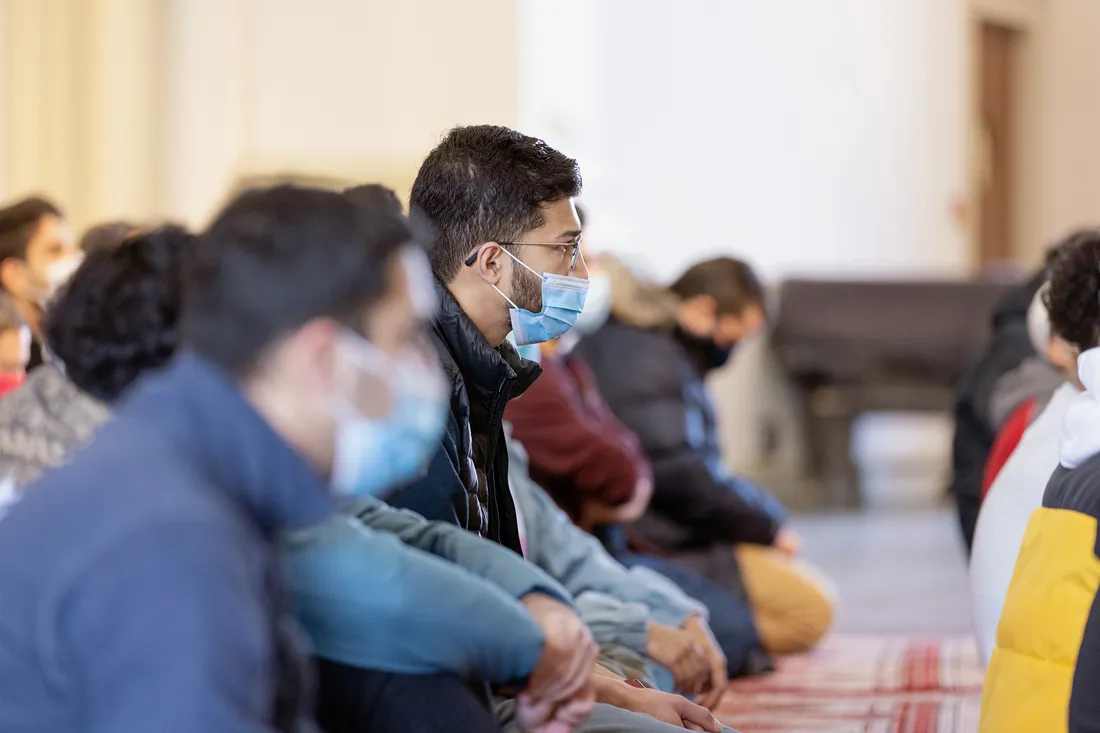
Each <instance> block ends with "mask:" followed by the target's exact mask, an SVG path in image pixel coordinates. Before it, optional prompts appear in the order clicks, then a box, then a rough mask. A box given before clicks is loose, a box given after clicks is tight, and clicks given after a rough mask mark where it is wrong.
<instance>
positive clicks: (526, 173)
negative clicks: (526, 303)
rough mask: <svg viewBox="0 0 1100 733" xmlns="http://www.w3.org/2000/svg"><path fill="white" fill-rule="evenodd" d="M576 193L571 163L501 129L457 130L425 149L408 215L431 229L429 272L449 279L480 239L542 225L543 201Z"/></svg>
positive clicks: (513, 236)
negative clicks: (430, 147) (433, 146)
mask: <svg viewBox="0 0 1100 733" xmlns="http://www.w3.org/2000/svg"><path fill="white" fill-rule="evenodd" d="M580 192H581V173H580V169H579V168H578V167H577V161H575V160H573V159H572V158H570V157H568V156H566V155H563V154H562V153H559V152H558V151H557V150H554V149H553V148H552V147H550V146H549V145H547V144H546V143H545V142H543V141H542V140H539V139H538V138H534V137H529V136H527V135H523V134H521V133H518V132H516V131H515V130H510V129H508V128H507V127H497V126H493V125H478V126H474V127H456V128H454V129H453V130H451V131H450V132H449V133H447V136H446V137H444V138H443V141H442V142H441V143H439V145H438V146H437V147H436V148H435V150H433V151H432V152H431V153H429V154H428V157H427V158H426V159H425V160H424V163H423V164H422V165H421V166H420V172H419V173H417V175H416V181H415V182H414V183H413V187H412V195H411V197H410V201H409V209H410V214H411V215H412V216H414V217H419V218H423V220H424V221H425V222H426V223H427V224H428V225H430V226H431V228H432V230H433V233H434V241H433V243H432V246H431V248H430V249H429V251H428V258H429V260H430V261H431V263H432V271H433V272H434V273H435V276H436V277H437V278H438V279H440V280H442V281H443V282H445V283H447V282H450V281H451V280H453V279H454V277H455V275H457V274H458V271H459V269H460V268H461V267H462V263H463V261H464V260H465V259H466V258H467V257H468V256H469V254H470V251H471V250H473V249H474V248H475V247H476V246H477V245H479V244H481V243H483V242H492V241H508V242H514V241H516V240H518V239H520V238H521V237H523V235H524V234H526V233H527V232H529V231H531V230H532V229H538V228H539V227H540V226H542V225H543V223H544V220H543V216H542V208H541V207H542V206H543V205H544V204H549V203H554V202H556V201H560V200H562V199H566V198H571V197H573V196H577V195H579V194H580Z"/></svg>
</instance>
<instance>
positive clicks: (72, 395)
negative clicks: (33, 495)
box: [0, 227, 192, 489]
mask: <svg viewBox="0 0 1100 733" xmlns="http://www.w3.org/2000/svg"><path fill="white" fill-rule="evenodd" d="M191 241H192V237H191V235H189V234H188V233H187V232H186V231H184V230H183V229H179V228H176V227H165V228H162V229H157V230H154V231H152V232H150V233H149V234H148V235H146V236H143V237H140V238H136V239H133V240H131V241H130V242H128V243H127V246H126V247H125V248H122V247H119V248H116V249H113V250H99V251H95V252H93V253H92V254H91V255H90V256H89V257H88V258H87V259H85V261H84V262H83V264H81V266H80V268H78V269H77V272H76V274H74V275H73V278H72V280H71V281H70V282H69V284H68V285H66V286H65V287H63V288H62V290H61V293H60V294H59V295H58V297H57V298H55V299H54V301H53V302H52V303H51V304H50V307H49V309H48V310H47V311H46V314H45V326H44V328H43V331H44V334H45V339H46V345H47V346H48V347H49V349H50V352H51V353H52V354H53V357H54V358H53V359H51V361H50V362H48V363H46V364H43V365H41V366H39V367H38V368H37V369H35V370H34V371H33V372H31V374H30V375H29V376H28V378H27V380H26V382H25V383H24V384H23V386H22V387H21V388H20V389H18V390H16V391H15V392H13V393H12V394H10V395H8V396H7V397H5V398H4V399H3V400H0V476H2V477H3V478H4V479H5V480H7V481H10V482H11V483H12V484H13V488H15V489H18V488H21V487H23V486H26V485H27V484H29V483H30V482H32V481H34V480H36V479H37V478H38V477H39V476H40V475H41V473H42V472H43V471H45V470H46V469H47V468H52V467H54V466H56V465H58V464H60V463H61V462H62V460H64V459H65V458H67V457H68V456H69V454H71V453H72V452H73V451H75V450H76V449H77V448H79V447H80V446H82V445H83V444H84V443H85V442H86V441H87V440H88V438H90V437H91V435H92V433H93V431H94V430H95V429H96V428H98V427H99V425H100V424H101V423H102V422H103V421H104V420H106V419H107V415H108V408H107V405H110V404H111V403H114V402H115V401H116V400H118V399H119V398H120V397H121V396H122V394H123V392H124V391H125V390H126V389H127V388H128V387H129V386H130V385H131V384H132V383H133V382H134V380H135V379H137V377H138V376H139V375H140V374H142V373H143V372H146V371H148V370H151V369H155V368H158V367H161V366H163V365H164V364H166V363H167V362H168V360H169V358H171V356H172V354H173V353H174V352H175V348H176V341H177V338H178V333H177V330H176V327H177V321H178V319H179V311H180V307H181V300H182V288H183V281H182V278H183V269H182V268H183V265H182V262H183V255H184V250H185V249H186V247H187V246H188V244H189V243H190V242H191Z"/></svg>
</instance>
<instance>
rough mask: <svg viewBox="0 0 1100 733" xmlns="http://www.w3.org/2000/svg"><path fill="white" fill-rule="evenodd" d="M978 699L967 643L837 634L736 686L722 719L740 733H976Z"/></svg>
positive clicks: (977, 670) (977, 669) (978, 675)
mask: <svg viewBox="0 0 1100 733" xmlns="http://www.w3.org/2000/svg"><path fill="white" fill-rule="evenodd" d="M981 695H982V670H981V665H980V663H979V661H978V651H977V647H976V646H975V644H974V641H973V639H971V638H969V637H935V636H933V637H928V636H921V637H916V636H898V635H881V634H837V635H834V636H832V637H830V638H829V639H827V640H826V642H825V643H824V644H822V646H821V647H820V648H819V649H817V650H815V651H814V652H812V653H811V654H807V655H804V656H798V657H788V658H786V659H782V660H780V661H779V669H778V671H776V672H775V673H774V674H771V675H766V676H763V677H758V678H753V679H746V680H738V681H736V682H734V683H732V684H731V685H730V692H729V694H727V695H726V697H725V699H724V700H723V701H722V706H721V708H720V709H719V711H718V717H719V718H721V719H722V721H723V722H724V723H726V724H727V725H729V726H732V727H733V728H736V729H737V730H739V731H741V732H742V733H975V731H977V730H978V714H979V712H980V709H981Z"/></svg>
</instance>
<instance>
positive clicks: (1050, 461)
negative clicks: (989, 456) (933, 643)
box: [970, 286, 1089, 664]
mask: <svg viewBox="0 0 1100 733" xmlns="http://www.w3.org/2000/svg"><path fill="white" fill-rule="evenodd" d="M1048 290H1049V288H1048V287H1047V286H1044V287H1043V288H1042V289H1041V290H1040V291H1039V292H1038V293H1037V294H1036V296H1035V304H1034V306H1033V307H1038V308H1039V309H1040V310H1041V312H1042V314H1043V315H1044V316H1045V317H1046V318H1047V322H1046V326H1045V328H1032V335H1033V338H1034V345H1035V349H1036V351H1037V352H1038V353H1041V354H1044V356H1045V358H1046V359H1048V360H1049V362H1050V364H1052V365H1053V366H1055V367H1057V368H1058V369H1059V370H1060V371H1061V373H1062V374H1063V378H1064V379H1065V381H1064V383H1063V384H1062V386H1061V387H1059V388H1058V389H1057V390H1056V391H1055V392H1054V394H1053V395H1052V396H1051V398H1050V400H1049V402H1047V403H1046V404H1045V405H1043V406H1041V411H1040V412H1038V415H1037V417H1036V418H1035V420H1034V421H1033V422H1032V423H1031V424H1030V425H1029V426H1027V428H1026V431H1025V432H1024V433H1023V435H1022V436H1021V438H1020V441H1019V443H1018V444H1017V445H1016V447H1015V449H1014V450H1013V451H1012V452H1011V455H1009V456H1008V458H1007V460H1006V461H1005V463H1004V465H1003V467H1002V468H1001V470H1000V471H999V472H997V474H996V478H995V479H994V480H993V481H992V483H991V486H990V490H989V492H988V493H987V495H986V498H985V500H984V501H983V502H982V509H981V512H980V513H979V514H978V526H977V528H976V529H975V531H974V547H973V548H972V551H971V554H970V595H971V607H972V608H973V612H974V630H975V632H976V633H977V635H978V647H979V649H980V651H981V654H982V662H983V663H984V664H989V658H990V656H991V655H992V654H993V646H994V643H995V640H996V634H997V623H998V621H1000V618H1001V609H1002V608H1003V607H1004V601H1005V593H1006V592H1007V591H1008V584H1009V582H1010V581H1011V580H1012V569H1013V568H1014V567H1015V565H1016V556H1017V554H1018V553H1019V551H1020V542H1021V541H1022V540H1023V537H1024V531H1025V530H1026V529H1027V522H1028V519H1029V518H1030V517H1031V514H1032V512H1034V511H1035V510H1036V509H1038V508H1039V507H1040V506H1041V505H1042V503H1043V492H1044V491H1045V490H1046V482H1047V479H1048V478H1050V474H1051V473H1052V472H1053V471H1054V468H1055V467H1056V466H1057V465H1058V439H1059V436H1060V435H1061V431H1062V420H1063V419H1064V418H1065V415H1066V411H1067V410H1068V409H1069V406H1070V405H1071V404H1072V403H1073V400H1074V398H1075V397H1076V396H1077V395H1078V394H1079V393H1080V391H1081V383H1080V382H1079V381H1078V379H1077V350H1076V349H1075V347H1073V346H1071V345H1070V344H1069V343H1068V342H1067V341H1066V340H1065V339H1064V337H1063V336H1062V335H1060V334H1058V333H1052V332H1051V328H1050V319H1049V315H1047V306H1046V304H1045V303H1044V302H1043V299H1044V297H1045V295H1046V293H1047V292H1048ZM1073 295H1076V296H1077V297H1079V298H1087V297H1089V294H1088V293H1087V292H1078V293H1072V292H1071V293H1066V294H1065V295H1064V296H1063V297H1062V298H1060V299H1059V303H1060V304H1061V305H1062V306H1063V307H1065V306H1067V305H1079V303H1077V302H1076V301H1073V300H1070V298H1071V297H1072V296H1073ZM1058 320H1059V322H1061V323H1065V322H1067V321H1068V320H1070V319H1069V318H1067V317H1066V316H1064V315H1063V316H1060V317H1059V319H1058Z"/></svg>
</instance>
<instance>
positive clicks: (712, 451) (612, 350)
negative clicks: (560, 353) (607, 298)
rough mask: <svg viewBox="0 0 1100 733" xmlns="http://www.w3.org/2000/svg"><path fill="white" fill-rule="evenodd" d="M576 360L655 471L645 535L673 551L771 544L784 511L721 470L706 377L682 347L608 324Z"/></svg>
mask: <svg viewBox="0 0 1100 733" xmlns="http://www.w3.org/2000/svg"><path fill="white" fill-rule="evenodd" d="M575 353H576V354H578V355H579V356H580V357H581V358H583V359H584V360H585V361H586V362H587V363H588V365H589V367H591V369H592V371H593V373H595V375H596V379H597V381H598V382H599V387H600V394H601V395H603V398H604V399H605V400H606V401H607V404H608V405H609V406H610V407H611V410H612V411H613V412H614V413H615V414H616V415H617V416H618V418H619V419H620V420H622V422H623V423H624V424H625V425H626V426H627V427H628V428H630V430H632V431H633V432H634V433H636V434H637V435H638V437H639V438H640V439H641V441H642V446H643V447H644V449H645V451H646V454H647V456H648V457H649V460H650V461H651V462H652V464H653V500H652V502H651V503H650V506H649V510H648V511H647V513H646V515H645V516H644V517H643V518H642V519H641V520H640V521H639V522H638V524H637V525H636V527H635V528H636V529H637V530H638V532H639V533H640V534H642V535H643V536H644V537H645V538H646V539H648V540H650V541H651V542H653V543H654V544H656V545H658V546H659V547H661V548H662V549H665V550H669V551H675V550H688V549H697V548H703V547H708V546H710V545H712V544H714V543H718V542H723V543H738V542H749V543H756V544H764V545H767V544H771V543H772V541H773V540H774V539H775V535H776V532H777V531H778V529H779V525H780V523H781V522H782V521H783V514H784V512H783V508H782V506H780V504H779V502H778V501H776V500H775V499H774V498H772V497H771V496H769V495H767V494H766V493H764V492H763V491H761V490H760V489H759V488H757V487H756V486H754V485H753V484H752V483H750V482H748V481H745V480H743V479H740V478H737V477H735V476H733V475H732V474H731V473H730V472H729V470H728V469H727V468H726V466H725V464H724V463H723V461H722V457H721V451H720V448H719V443H718V427H717V422H716V419H715V414H714V407H713V405H712V404H711V400H710V395H709V394H708V392H707V388H706V384H705V382H704V379H703V377H704V372H705V369H704V368H703V366H702V364H701V363H700V361H699V359H698V355H696V354H693V353H692V346H691V345H690V344H688V342H687V340H686V339H681V338H679V337H678V336H677V334H676V332H675V331H674V330H673V329H671V328H642V327H639V326H633V325H628V324H626V323H624V322H623V321H622V320H620V319H618V318H615V317H612V318H611V320H609V321H608V322H607V323H606V324H605V325H604V327H603V328H602V329H600V330H599V331H598V332H597V333H595V334H594V335H592V336H590V337H588V338H585V339H584V340H582V341H581V342H580V343H579V344H578V345H577V347H576V351H575Z"/></svg>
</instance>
